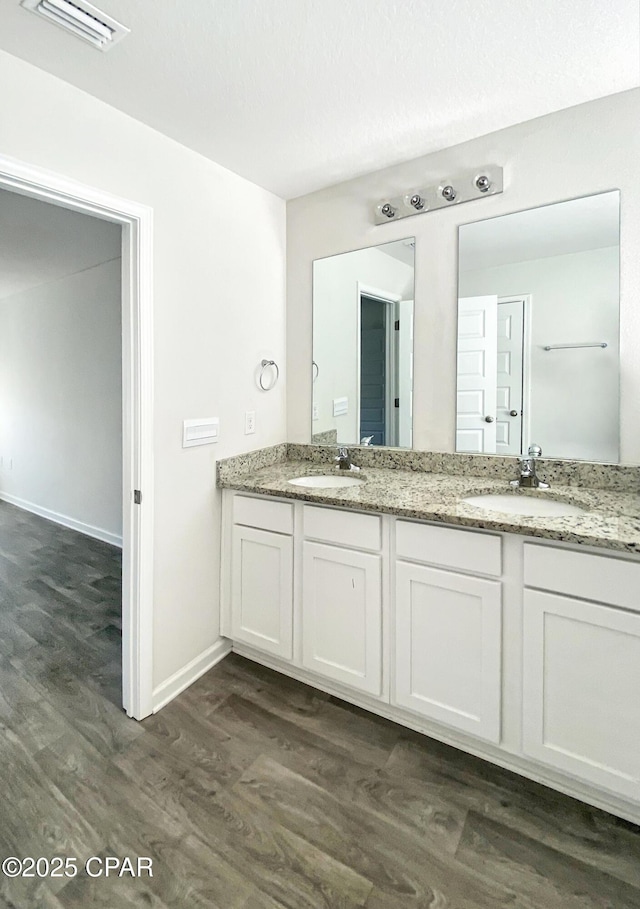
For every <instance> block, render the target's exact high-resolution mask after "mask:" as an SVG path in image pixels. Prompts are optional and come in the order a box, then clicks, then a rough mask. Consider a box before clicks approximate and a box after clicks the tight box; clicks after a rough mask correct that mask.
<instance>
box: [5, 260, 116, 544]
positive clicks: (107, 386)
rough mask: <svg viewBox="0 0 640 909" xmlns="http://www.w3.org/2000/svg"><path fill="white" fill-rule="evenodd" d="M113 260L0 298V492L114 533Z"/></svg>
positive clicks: (79, 525) (95, 531)
mask: <svg viewBox="0 0 640 909" xmlns="http://www.w3.org/2000/svg"><path fill="white" fill-rule="evenodd" d="M121 286H122V277H121V261H120V258H118V259H115V260H113V261H110V262H105V263H103V264H101V265H96V266H94V267H93V268H89V269H87V270H86V271H82V272H80V273H79V274H74V275H69V276H68V277H66V278H60V279H58V280H57V281H51V282H48V283H47V284H42V285H40V286H39V287H35V288H32V289H30V290H25V291H23V292H22V293H19V294H13V295H12V296H9V297H5V298H4V299H2V300H0V456H1V457H2V465H1V467H0V496H2V497H4V498H6V499H7V500H8V501H13V502H14V503H15V504H19V505H22V506H23V507H27V508H31V509H34V508H35V510H37V511H38V512H39V513H44V514H45V515H47V514H48V513H49V514H50V516H51V517H52V518H53V519H54V520H62V522H63V523H68V524H70V526H75V527H76V529H78V530H83V531H84V532H86V533H90V534H91V535H93V536H98V537H100V538H101V539H106V540H108V541H109V542H119V541H121V539H122V382H121V377H122V366H121V333H122V332H121V305H120V297H121Z"/></svg>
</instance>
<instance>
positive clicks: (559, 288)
mask: <svg viewBox="0 0 640 909" xmlns="http://www.w3.org/2000/svg"><path fill="white" fill-rule="evenodd" d="M458 239H459V258H458V262H459V272H458V357H457V413H456V450H457V451H463V452H484V453H491V454H494V453H495V454H504V455H520V454H521V453H522V452H526V451H527V449H528V447H529V445H531V444H537V445H540V446H541V447H542V451H543V456H544V457H551V458H569V459H578V460H589V461H608V462H618V461H619V454H620V451H619V437H620V406H619V275H620V261H619V260H620V193H619V191H617V190H616V191H613V192H607V193H601V194H598V195H594V196H588V197H585V198H581V199H574V200H571V201H568V202H560V203H557V204H555V205H547V206H544V207H542V208H536V209H531V210H529V211H523V212H517V213H515V214H511V215H504V216H502V217H498V218H493V219H491V220H488V221H479V222H477V223H475V224H465V225H463V226H462V227H460V229H459V237H458Z"/></svg>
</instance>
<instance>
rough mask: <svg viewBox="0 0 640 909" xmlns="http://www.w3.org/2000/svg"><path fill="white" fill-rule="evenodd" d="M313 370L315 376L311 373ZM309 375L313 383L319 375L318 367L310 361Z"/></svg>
mask: <svg viewBox="0 0 640 909" xmlns="http://www.w3.org/2000/svg"><path fill="white" fill-rule="evenodd" d="M314 369H315V374H314V372H313V370H314ZM311 375H312V376H313V378H312V380H311V381H312V382H315V380H316V379H317V378H318V376H319V375H320V367H319V366H318V364H317V363H316V361H315V360H312V361H311Z"/></svg>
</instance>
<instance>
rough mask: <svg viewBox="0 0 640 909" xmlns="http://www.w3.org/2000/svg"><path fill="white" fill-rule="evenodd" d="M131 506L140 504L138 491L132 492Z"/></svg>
mask: <svg viewBox="0 0 640 909" xmlns="http://www.w3.org/2000/svg"><path fill="white" fill-rule="evenodd" d="M133 504H134V505H140V504H142V493H141V492H140V490H139V489H134V490H133Z"/></svg>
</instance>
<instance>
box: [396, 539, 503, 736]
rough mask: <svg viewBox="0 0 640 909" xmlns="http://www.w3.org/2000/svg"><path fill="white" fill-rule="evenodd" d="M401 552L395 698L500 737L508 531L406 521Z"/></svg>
mask: <svg viewBox="0 0 640 909" xmlns="http://www.w3.org/2000/svg"><path fill="white" fill-rule="evenodd" d="M396 555H397V561H396V572H395V574H396V585H395V588H396V596H395V660H394V664H395V691H394V694H393V696H392V703H395V704H397V705H398V706H400V707H405V708H407V709H409V710H412V711H415V712H416V713H419V714H421V715H422V716H425V717H428V718H430V719H433V720H435V721H437V722H439V723H444V724H446V725H447V726H452V727H454V728H455V729H460V730H461V731H463V732H467V733H470V734H471V735H474V736H478V737H479V738H483V739H487V740H488V741H491V742H496V743H497V742H499V741H500V714H501V703H502V698H501V666H502V590H501V586H502V585H501V583H500V581H498V580H492V579H487V578H483V577H477V576H476V575H477V574H485V575H487V574H488V575H498V576H499V575H500V571H501V540H500V537H499V536H497V535H495V534H491V535H489V534H481V533H470V532H469V531H465V530H454V529H450V528H445V527H433V526H430V525H428V524H416V523H412V522H406V521H398V522H397V523H396ZM404 559H409V560H410V561H404ZM418 560H419V561H418ZM420 563H435V564H436V565H438V566H439V567H437V568H436V567H433V565H429V564H420ZM444 568H446V569H457V570H456V571H452V570H443V569H444ZM465 570H466V571H468V572H474V574H471V573H468V574H463V573H461V572H462V571H465Z"/></svg>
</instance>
